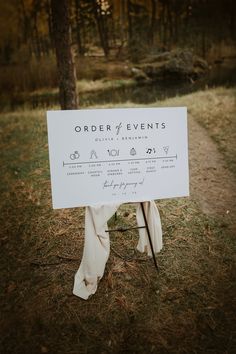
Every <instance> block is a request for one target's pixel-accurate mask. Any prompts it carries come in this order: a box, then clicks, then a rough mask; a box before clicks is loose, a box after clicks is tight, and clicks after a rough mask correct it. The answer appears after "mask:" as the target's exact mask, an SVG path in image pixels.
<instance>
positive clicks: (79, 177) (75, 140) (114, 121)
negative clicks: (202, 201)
mask: <svg viewBox="0 0 236 354" xmlns="http://www.w3.org/2000/svg"><path fill="white" fill-rule="evenodd" d="M47 123H48V139H49V157H50V170H51V184H52V200H53V208H55V209H56V208H70V207H78V206H87V205H98V204H101V205H103V204H111V203H124V202H140V201H147V200H153V199H162V198H172V197H182V196H188V195H189V171H188V139H187V109H186V108H185V107H181V108H137V109H136V108H135V109H133V108H132V109H96V110H72V111H49V112H47Z"/></svg>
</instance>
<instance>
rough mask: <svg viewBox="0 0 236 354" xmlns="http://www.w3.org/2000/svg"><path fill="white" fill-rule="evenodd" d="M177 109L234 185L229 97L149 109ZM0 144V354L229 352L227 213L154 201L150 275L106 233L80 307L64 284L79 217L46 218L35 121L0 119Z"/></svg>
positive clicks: (74, 254)
mask: <svg viewBox="0 0 236 354" xmlns="http://www.w3.org/2000/svg"><path fill="white" fill-rule="evenodd" d="M182 105H186V106H187V107H188V113H189V119H195V120H197V121H198V122H199V123H200V124H202V125H203V126H204V127H205V128H206V129H207V131H208V133H209V134H210V135H211V136H212V138H213V139H214V140H215V142H216V144H217V146H218V148H219V150H220V152H221V154H222V155H223V157H224V159H225V161H226V165H225V166H226V167H225V168H226V169H231V171H232V173H233V175H234V177H235V173H236V170H235V166H236V162H235V144H234V141H235V134H236V125H235V89H234V88H228V89H226V88H223V87H221V88H216V89H211V90H205V91H199V92H197V93H192V94H188V95H185V96H182V97H175V98H172V99H168V100H165V101H159V102H155V103H153V104H152V106H182ZM134 106H135V105H134V104H133V103H131V102H130V103H129V102H128V103H126V104H123V105H122V107H134ZM147 106H148V105H147ZM149 106H150V105H149ZM100 107H101V106H100ZM103 107H104V106H103ZM105 107H107V108H108V107H109V108H112V107H114V105H112V104H110V105H106V106H105ZM93 108H94V107H93ZM222 117H224V119H222ZM0 134H1V139H0V149H1V157H0V159H1V185H0V189H1V202H0V208H1V212H0V225H1V228H0V230H1V239H0V241H1V265H0V267H1V268H0V280H1V289H0V306H1V317H0V328H1V337H0V350H1V352H2V353H11V354H12V353H63V354H64V353H68V354H70V353H71V354H72V353H147V352H150V353H204V354H205V353H214V354H216V353H219V354H222V353H228V354H229V353H234V352H235V348H236V346H235V345H236V343H235V338H236V335H235V334H236V333H235V310H236V304H235V226H234V222H235V219H234V218H233V214H231V213H229V214H228V213H224V214H223V215H212V216H209V215H208V214H206V213H204V212H203V211H202V209H201V207H200V204H199V203H198V202H197V200H196V199H195V197H194V196H192V197H191V198H178V199H171V200H163V201H157V205H158V208H159V210H160V214H161V219H162V225H163V232H164V235H163V238H164V249H163V250H162V252H161V253H160V254H159V255H158V257H157V259H158V264H159V267H160V272H159V274H157V273H156V270H155V268H154V266H153V262H152V259H149V258H147V256H145V255H142V254H139V253H138V252H137V251H136V250H135V247H136V243H137V238H138V236H137V234H136V232H135V231H128V232H127V233H126V234H119V233H115V234H112V235H111V243H112V249H111V255H110V258H109V261H108V263H107V267H106V271H105V275H104V277H103V279H102V280H101V282H100V284H99V288H98V291H97V293H96V294H95V295H94V296H93V297H92V298H91V299H90V300H89V301H87V302H86V301H83V300H81V299H78V298H76V297H75V296H73V295H72V285H73V276H74V274H75V272H76V270H77V268H78V266H79V263H80V259H81V254H82V249H83V235H84V229H83V227H84V219H83V218H84V209H83V208H75V209H65V210H56V211H53V210H52V208H51V194H50V193H51V192H50V175H49V163H48V146H47V130H46V117H45V111H44V110H18V111H16V112H9V113H2V114H1V115H0ZM190 163H191V161H190ZM199 173H200V171H199ZM191 183H196V182H195V181H194V180H193V181H192V182H191ZM222 183H223V182H222ZM226 209H227V206H226ZM117 223H118V224H119V225H122V226H130V225H134V224H135V210H134V208H133V207H132V206H131V205H125V206H123V207H122V208H121V209H120V210H119V211H118V216H117V220H115V218H112V219H111V220H110V226H111V227H113V226H115V225H116V224H117Z"/></svg>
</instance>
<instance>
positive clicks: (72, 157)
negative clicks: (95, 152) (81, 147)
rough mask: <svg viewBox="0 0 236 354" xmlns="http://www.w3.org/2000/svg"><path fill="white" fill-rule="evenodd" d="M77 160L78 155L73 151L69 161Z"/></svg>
mask: <svg viewBox="0 0 236 354" xmlns="http://www.w3.org/2000/svg"><path fill="white" fill-rule="evenodd" d="M79 158H80V154H79V153H78V151H74V152H73V154H70V159H71V160H77V159H79Z"/></svg>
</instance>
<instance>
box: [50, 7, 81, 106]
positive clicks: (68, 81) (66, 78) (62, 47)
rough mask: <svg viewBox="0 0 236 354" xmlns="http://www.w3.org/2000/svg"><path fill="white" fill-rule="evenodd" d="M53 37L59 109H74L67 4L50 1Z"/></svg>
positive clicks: (74, 75)
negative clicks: (57, 77)
mask: <svg viewBox="0 0 236 354" xmlns="http://www.w3.org/2000/svg"><path fill="white" fill-rule="evenodd" d="M51 9H52V25H53V37H54V44H55V50H56V58H57V67H58V76H59V98H60V105H61V109H76V108H77V94H76V72H75V65H74V61H73V55H72V51H71V33H70V19H69V4H68V1H67V0H60V1H57V0H51Z"/></svg>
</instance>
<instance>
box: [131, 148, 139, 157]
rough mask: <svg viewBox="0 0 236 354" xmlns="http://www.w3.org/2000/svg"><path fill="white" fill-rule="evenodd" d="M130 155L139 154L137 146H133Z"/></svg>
mask: <svg viewBox="0 0 236 354" xmlns="http://www.w3.org/2000/svg"><path fill="white" fill-rule="evenodd" d="M130 155H132V156H134V155H137V151H136V150H135V148H132V149H131V150H130Z"/></svg>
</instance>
